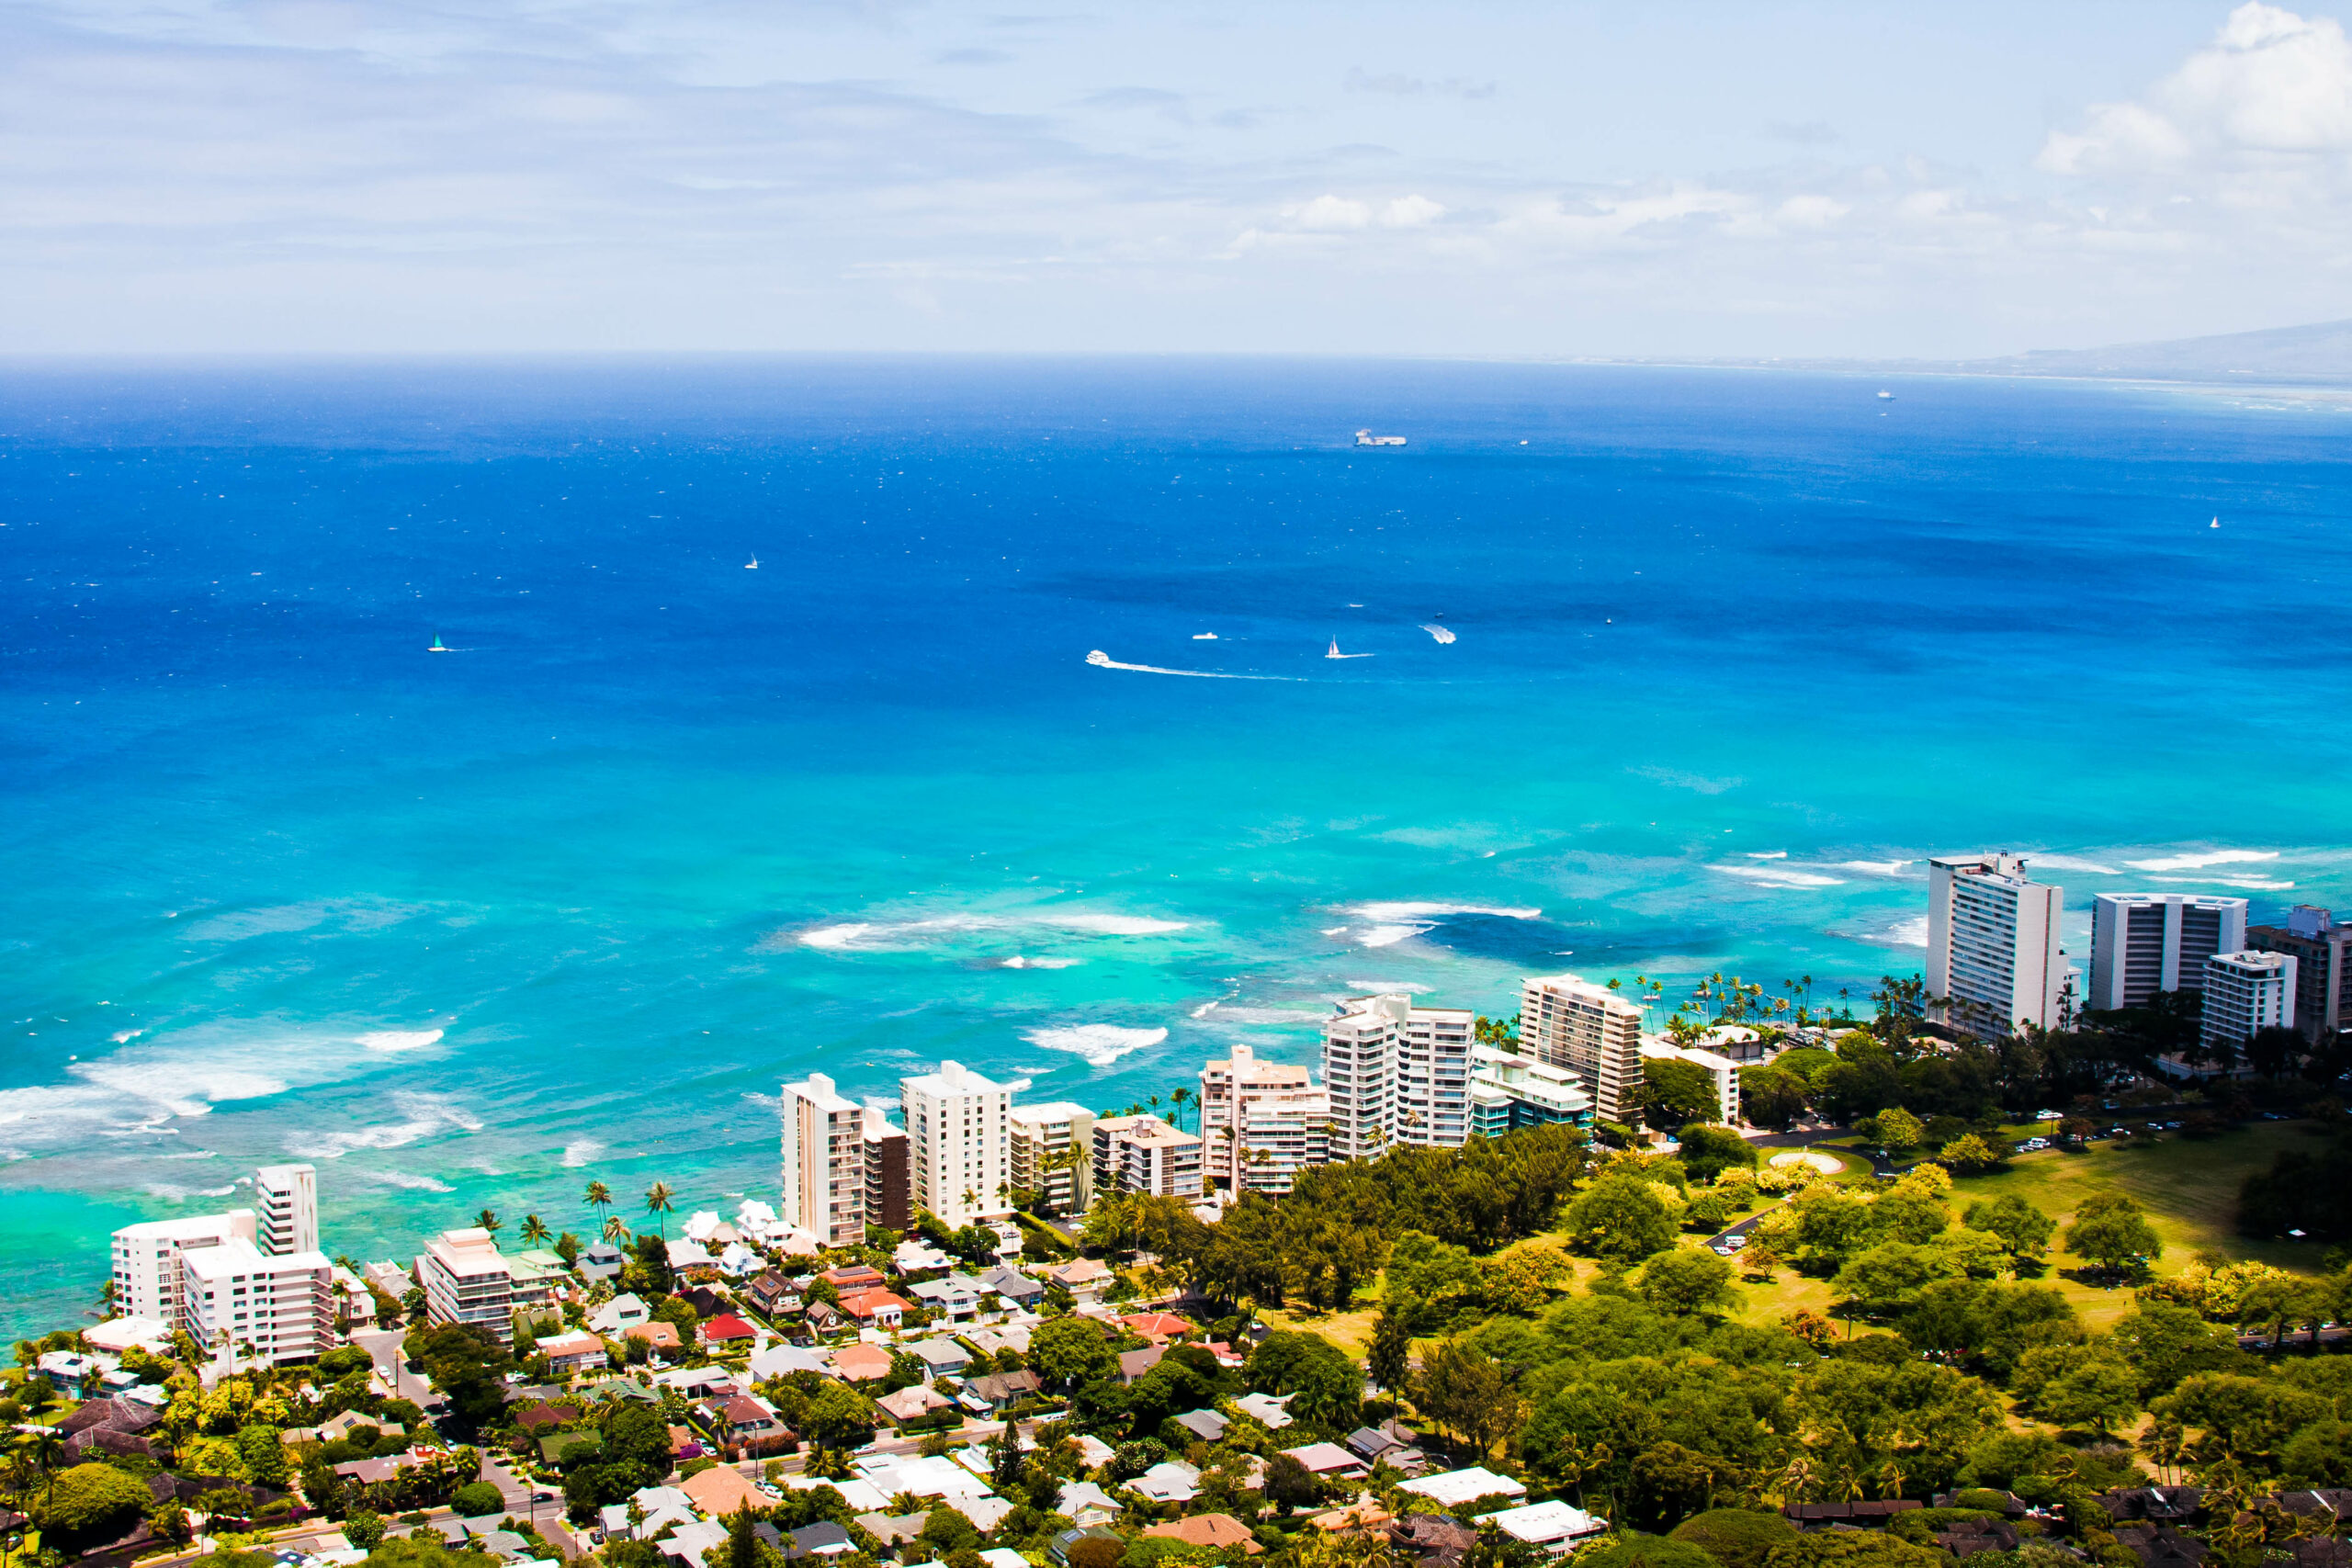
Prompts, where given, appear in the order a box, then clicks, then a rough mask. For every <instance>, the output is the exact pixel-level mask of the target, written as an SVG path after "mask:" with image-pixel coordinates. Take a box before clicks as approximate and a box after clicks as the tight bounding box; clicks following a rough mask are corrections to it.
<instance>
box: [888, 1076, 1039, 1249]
mask: <svg viewBox="0 0 2352 1568" xmlns="http://www.w3.org/2000/svg"><path fill="white" fill-rule="evenodd" d="M899 1100H900V1101H901V1103H902V1104H903V1105H904V1106H905V1108H906V1123H907V1139H908V1151H907V1152H908V1156H909V1157H908V1165H909V1168H910V1170H911V1171H912V1173H913V1177H914V1201H915V1203H916V1204H917V1205H918V1206H919V1207H922V1208H925V1209H928V1210H930V1211H931V1212H932V1213H934V1214H936V1215H938V1216H939V1219H940V1222H941V1223H942V1224H945V1225H947V1226H949V1227H950V1228H951V1229H956V1230H961V1229H962V1228H963V1227H964V1226H966V1225H968V1224H972V1223H973V1222H974V1221H976V1220H992V1219H999V1218H1001V1217H1003V1216H1004V1215H1006V1214H1010V1213H1012V1201H1011V1200H1010V1198H1009V1196H1008V1195H1009V1194H1010V1193H1011V1192H1012V1169H1011V1165H1010V1150H1009V1148H1008V1146H1007V1145H1009V1143H1010V1142H1011V1138H1012V1128H1011V1125H1010V1113H1011V1111H1012V1085H1011V1084H1002V1083H998V1082H996V1081H995V1080H994V1079H992V1078H985V1077H981V1076H980V1075H979V1074H978V1073H976V1072H973V1071H972V1070H971V1069H970V1068H968V1067H967V1066H964V1065H963V1064H962V1063H961V1062H942V1063H940V1064H939V1070H938V1071H937V1072H935V1073H923V1074H921V1075H919V1076H917V1077H906V1078H900V1079H899Z"/></svg>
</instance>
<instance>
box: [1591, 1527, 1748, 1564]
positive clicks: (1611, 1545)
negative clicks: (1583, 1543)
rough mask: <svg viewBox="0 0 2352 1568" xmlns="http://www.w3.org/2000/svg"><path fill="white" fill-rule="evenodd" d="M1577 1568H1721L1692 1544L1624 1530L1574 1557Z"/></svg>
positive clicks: (1699, 1547)
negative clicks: (1613, 1538)
mask: <svg viewBox="0 0 2352 1568" xmlns="http://www.w3.org/2000/svg"><path fill="white" fill-rule="evenodd" d="M1577 1568H1723V1565H1722V1564H1720V1563H1718V1562H1716V1561H1715V1558H1714V1556H1713V1554H1712V1553H1710V1552H1708V1551H1706V1550H1704V1549H1703V1548H1702V1547H1701V1546H1699V1545H1698V1544H1697V1543H1696V1542H1695V1541H1688V1540H1675V1539H1674V1538H1673V1537H1672V1536H1663V1535H1644V1534H1642V1533H1641V1532H1640V1531H1638V1530H1627V1531H1625V1532H1624V1533H1623V1535H1620V1536H1618V1537H1617V1538H1616V1539H1615V1540H1611V1541H1607V1542H1604V1543H1603V1544H1601V1545H1600V1546H1596V1547H1593V1548H1590V1549H1589V1550H1588V1551H1580V1552H1578V1553H1577Z"/></svg>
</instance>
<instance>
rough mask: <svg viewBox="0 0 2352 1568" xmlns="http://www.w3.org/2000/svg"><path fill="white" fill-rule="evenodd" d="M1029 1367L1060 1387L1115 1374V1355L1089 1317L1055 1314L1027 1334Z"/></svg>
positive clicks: (1100, 1328) (1116, 1357)
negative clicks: (1055, 1316) (1054, 1316)
mask: <svg viewBox="0 0 2352 1568" xmlns="http://www.w3.org/2000/svg"><path fill="white" fill-rule="evenodd" d="M1029 1369H1030V1371H1034V1372H1035V1373H1036V1374H1037V1375H1038V1376H1039V1377H1041V1378H1043V1379H1045V1380H1046V1382H1049V1383H1052V1384H1054V1385H1056V1386H1057V1387H1060V1388H1074V1387H1076V1386H1077V1385H1079V1384H1080V1383H1082V1382H1091V1381H1092V1380H1093V1379H1096V1378H1107V1377H1114V1376H1116V1375H1117V1373H1118V1370H1119V1358H1118V1356H1117V1355H1116V1354H1115V1353H1114V1351H1113V1350H1112V1348H1111V1345H1110V1341H1108V1340H1107V1339H1105V1338H1103V1325H1101V1324H1099V1323H1097V1322H1095V1321H1094V1320H1093V1319H1092V1318H1090V1317H1057V1318H1053V1319H1051V1320H1049V1321H1047V1322H1046V1323H1042V1324H1039V1325H1037V1327H1036V1328H1035V1330H1034V1331H1033V1332H1032V1333H1031V1334H1030V1336H1029Z"/></svg>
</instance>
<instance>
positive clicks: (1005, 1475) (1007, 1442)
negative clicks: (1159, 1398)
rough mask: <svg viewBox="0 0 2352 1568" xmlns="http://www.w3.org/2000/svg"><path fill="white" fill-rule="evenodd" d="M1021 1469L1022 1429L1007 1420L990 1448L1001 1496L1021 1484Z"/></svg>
mask: <svg viewBox="0 0 2352 1568" xmlns="http://www.w3.org/2000/svg"><path fill="white" fill-rule="evenodd" d="M1155 1370H1157V1369H1155ZM1021 1470H1022V1464H1021V1433H1020V1429H1019V1428H1018V1427H1015V1426H1014V1425H1013V1424H1012V1422H1011V1421H1007V1422H1006V1423H1005V1424H1004V1430H1003V1431H1001V1432H999V1433H998V1434H997V1438H996V1441H995V1442H994V1443H993V1444H991V1445H990V1446H989V1484H990V1485H992V1486H994V1487H995V1488H996V1490H997V1495H999V1496H1009V1495H1012V1493H1013V1492H1014V1491H1015V1490H1017V1489H1018V1488H1019V1487H1020V1485H1021Z"/></svg>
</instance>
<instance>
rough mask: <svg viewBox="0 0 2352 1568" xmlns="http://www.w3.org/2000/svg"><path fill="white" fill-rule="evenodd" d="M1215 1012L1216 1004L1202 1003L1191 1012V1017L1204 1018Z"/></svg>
mask: <svg viewBox="0 0 2352 1568" xmlns="http://www.w3.org/2000/svg"><path fill="white" fill-rule="evenodd" d="M1215 1011H1216V1003H1215V1002H1203V1003H1202V1004H1201V1005H1200V1006H1198V1007H1196V1008H1194V1009H1193V1017H1194V1018H1206V1017H1208V1015H1209V1014H1211V1013H1213V1012H1215Z"/></svg>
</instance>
